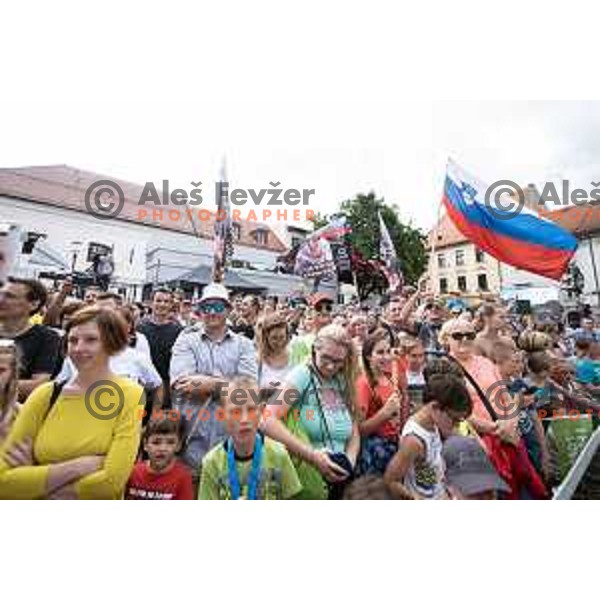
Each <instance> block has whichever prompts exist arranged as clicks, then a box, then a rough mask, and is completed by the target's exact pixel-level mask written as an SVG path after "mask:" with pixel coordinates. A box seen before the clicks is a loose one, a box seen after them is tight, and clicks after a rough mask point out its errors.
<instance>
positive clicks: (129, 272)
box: [0, 165, 294, 298]
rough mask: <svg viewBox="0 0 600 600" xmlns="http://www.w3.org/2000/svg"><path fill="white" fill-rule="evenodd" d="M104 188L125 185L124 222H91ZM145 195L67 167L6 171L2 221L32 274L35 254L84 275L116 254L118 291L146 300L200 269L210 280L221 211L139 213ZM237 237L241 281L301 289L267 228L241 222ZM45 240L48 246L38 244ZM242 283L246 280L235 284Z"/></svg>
mask: <svg viewBox="0 0 600 600" xmlns="http://www.w3.org/2000/svg"><path fill="white" fill-rule="evenodd" d="M102 180H109V181H110V182H112V183H114V184H116V185H118V186H119V187H120V189H121V190H122V193H123V194H122V196H123V197H122V207H121V210H120V211H119V214H118V215H116V216H114V217H113V218H110V219H102V220H101V219H98V218H96V217H95V216H93V215H92V214H90V208H89V206H90V205H91V206H92V207H93V208H94V210H98V209H97V206H96V204H95V203H94V194H92V195H91V196H90V200H89V202H88V205H87V206H86V191H87V190H88V188H90V186H92V185H93V184H94V183H96V182H99V181H102ZM103 187H108V186H103ZM161 188H162V182H161V183H157V184H156V189H157V192H158V193H159V194H161ZM96 189H97V188H96ZM143 190H144V186H141V185H139V184H135V183H131V182H127V181H122V180H119V179H115V178H113V177H110V176H106V175H100V174H97V173H93V172H90V171H84V170H81V169H76V168H74V167H70V166H68V165H51V166H34V167H23V168H6V169H0V219H1V220H2V221H4V222H9V223H13V224H17V225H19V226H20V228H21V229H22V231H23V234H24V239H23V251H24V252H23V254H22V256H21V257H20V260H21V263H20V266H21V267H22V268H23V269H25V270H26V271H27V273H28V274H30V275H31V274H33V275H35V274H37V273H39V272H40V271H41V270H43V269H41V268H35V267H34V266H33V265H34V262H33V261H30V260H29V257H30V256H31V255H32V254H33V253H34V252H33V249H34V248H35V247H36V246H39V247H41V246H42V245H45V247H46V248H52V252H51V253H52V254H54V255H55V256H56V257H59V258H57V260H56V262H57V263H66V264H68V265H71V267H72V268H73V269H74V270H76V271H80V272H83V271H86V269H89V268H90V266H91V264H92V259H93V256H94V254H95V253H98V252H104V251H106V250H107V249H109V250H110V251H111V252H112V255H113V259H114V263H115V272H114V276H113V281H114V284H115V286H116V287H117V288H119V289H121V290H122V291H124V292H125V293H127V294H128V295H129V296H130V297H132V298H139V297H140V296H141V291H142V288H143V287H144V286H145V285H146V284H148V283H154V284H158V283H163V282H169V281H177V280H180V279H182V278H183V277H184V276H185V275H186V274H188V273H190V272H192V271H194V270H195V269H196V272H197V273H199V272H201V273H204V270H203V269H200V270H199V271H198V270H197V269H198V267H201V266H212V261H213V231H214V224H215V211H214V210H210V209H209V207H208V206H207V204H208V202H207V201H204V202H202V204H201V205H199V206H194V207H181V206H173V205H169V206H154V205H152V204H145V205H140V203H139V199H140V197H141V195H142V192H143ZM188 191H190V190H188ZM203 196H204V194H203ZM100 202H101V203H102V205H103V206H105V207H106V206H114V205H119V198H118V195H116V194H115V195H113V196H112V197H111V196H110V194H109V193H108V192H105V193H104V194H102V195H101V198H100ZM186 208H189V212H188V210H186ZM233 234H234V255H233V259H232V260H233V262H234V264H236V265H238V266H240V267H245V268H242V269H240V270H239V273H245V274H246V275H248V274H249V273H250V274H251V273H252V272H253V271H254V270H255V271H256V273H259V272H261V273H263V274H264V275H261V276H260V277H259V278H258V279H260V281H261V288H262V289H267V290H270V291H274V290H273V289H271V285H270V284H269V282H268V281H267V280H269V278H270V277H271V278H272V279H274V280H275V279H277V283H278V285H279V287H282V286H283V288H282V289H281V290H280V291H281V293H284V292H285V286H286V285H288V284H289V285H292V284H293V283H294V282H287V283H286V282H284V281H283V280H282V276H280V275H276V274H275V273H274V269H275V266H276V259H277V257H278V256H279V255H281V254H282V253H285V252H286V251H287V250H288V248H287V246H286V245H285V244H284V243H283V242H282V240H281V239H280V237H279V235H278V233H277V232H276V231H274V230H273V229H272V228H271V227H270V226H269V225H268V224H267V223H260V222H257V221H253V220H252V221H251V220H242V219H240V220H239V221H237V222H235V223H234V226H233ZM39 239H42V240H43V243H42V242H40V243H39V244H37V243H36V241H37V240H39ZM60 257H62V260H60ZM242 280H244V278H243V276H242V275H239V276H238V277H237V278H236V279H235V281H236V282H238V283H239V282H240V281H242ZM245 281H246V283H248V282H247V278H246V280H245ZM265 282H266V283H265ZM199 283H203V282H199ZM275 289H277V286H275Z"/></svg>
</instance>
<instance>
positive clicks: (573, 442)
mask: <svg viewBox="0 0 600 600" xmlns="http://www.w3.org/2000/svg"><path fill="white" fill-rule="evenodd" d="M107 382H108V383H109V384H111V385H112V386H113V392H112V395H111V396H110V397H111V398H114V397H115V394H116V397H118V402H117V404H118V407H117V408H118V410H115V411H113V412H112V413H110V407H111V406H113V405H114V404H115V403H114V402H113V403H109V402H107V401H106V400H101V398H100V396H98V394H96V395H94V393H95V392H98V390H99V388H100V387H101V386H102V385H105V384H107ZM115 389H116V390H117V392H115V391H114V390H115ZM598 409H600V328H598V324H597V323H596V322H594V320H593V319H592V318H591V317H585V318H582V319H581V320H580V322H579V323H573V322H570V323H568V324H566V323H564V322H563V321H561V320H560V319H549V318H535V317H533V316H531V315H526V316H522V315H519V314H517V313H516V312H514V311H513V310H512V309H511V307H509V306H507V305H506V303H504V302H502V301H500V300H499V299H497V298H489V299H486V300H484V301H482V302H480V303H479V305H478V306H471V305H469V303H468V302H467V301H466V300H464V299H462V298H459V297H457V296H454V297H452V298H450V299H448V298H447V299H441V298H435V297H433V296H432V295H431V294H428V293H427V292H424V291H421V290H416V289H412V288H409V287H406V288H405V289H404V290H403V291H402V292H401V293H399V294H398V295H394V296H393V297H390V298H385V299H383V300H382V303H381V305H374V304H370V305H368V306H365V305H361V304H360V303H359V302H352V303H350V304H348V305H338V304H336V303H335V302H334V299H332V298H331V297H329V296H327V295H326V294H324V293H320V292H317V293H315V294H311V295H308V296H302V295H300V294H298V295H292V296H290V297H288V298H286V299H281V298H279V299H277V298H261V297H258V296H256V295H252V294H243V293H238V294H235V295H233V294H230V292H229V291H228V290H227V289H226V288H225V287H224V286H223V285H221V284H218V283H212V284H209V285H207V286H205V288H204V289H203V290H202V295H201V297H200V298H198V299H197V300H194V301H192V299H191V298H188V297H186V295H185V294H184V293H183V292H179V291H172V290H169V289H156V290H154V291H153V293H152V296H151V298H150V299H149V301H148V302H144V303H127V302H126V301H125V300H124V299H123V298H122V297H121V296H120V295H119V294H117V293H114V292H107V291H102V290H99V289H96V288H88V289H86V290H85V294H83V297H82V298H77V297H75V295H74V290H73V288H72V285H71V284H70V282H69V281H66V282H65V283H64V284H63V285H62V287H61V289H60V290H58V291H56V292H54V293H52V294H50V293H48V291H47V289H46V288H45V287H44V285H43V284H42V283H41V282H39V281H37V280H28V279H14V278H13V279H9V280H8V281H7V282H5V283H4V285H3V287H2V288H1V289H0V498H25V499H29V498H30V499H85V498H92V499H93V498H111V499H119V498H125V499H134V500H140V499H195V498H198V499H207V500H208V499H252V500H254V499H496V498H498V499H547V498H550V497H551V495H552V489H553V488H554V487H555V486H556V485H558V484H559V483H560V482H561V481H562V480H563V479H564V477H565V476H566V474H567V472H568V470H569V468H570V467H571V465H572V464H573V461H574V459H575V457H576V454H577V451H578V450H579V449H580V447H581V443H582V442H581V440H582V439H583V438H582V437H581V436H582V431H584V432H585V431H587V432H588V435H589V434H590V433H591V431H592V430H593V428H594V426H595V423H596V420H597V414H598ZM103 410H104V413H103V412H102V411H103ZM106 411H108V413H107V412H106ZM109 413H110V414H109ZM574 423H576V426H577V428H578V430H577V432H575V433H576V436H575V433H573V431H574V430H573V424H574ZM569 436H571V437H569ZM574 436H575V437H574Z"/></svg>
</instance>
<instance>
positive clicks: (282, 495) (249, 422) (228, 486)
mask: <svg viewBox="0 0 600 600" xmlns="http://www.w3.org/2000/svg"><path fill="white" fill-rule="evenodd" d="M221 399H222V403H223V410H224V417H225V427H226V430H227V434H228V436H227V438H226V439H225V440H224V441H223V442H221V443H219V444H218V445H217V446H215V447H214V448H213V449H212V450H210V452H208V454H207V455H206V456H205V457H204V459H203V461H202V474H201V478H200V491H199V494H198V498H199V499H200V500H287V499H289V498H292V497H293V496H295V495H296V494H298V493H299V492H300V490H301V489H302V486H301V484H300V481H299V479H298V475H297V474H296V469H295V468H294V465H293V464H292V461H291V460H290V457H289V455H288V453H287V450H286V449H285V447H284V446H283V445H282V444H280V443H279V442H276V441H275V440H272V439H271V438H268V437H265V436H263V434H262V433H260V432H259V431H258V424H259V422H260V420H261V416H262V412H263V409H264V406H263V405H262V403H261V402H260V398H259V388H258V384H257V382H256V380H254V379H251V378H249V377H238V378H236V379H234V380H233V381H232V382H231V383H230V384H229V386H228V387H227V388H224V389H223V390H222V393H221Z"/></svg>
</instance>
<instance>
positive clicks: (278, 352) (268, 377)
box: [256, 313, 291, 390]
mask: <svg viewBox="0 0 600 600" xmlns="http://www.w3.org/2000/svg"><path fill="white" fill-rule="evenodd" d="M289 341H290V334H289V329H288V324H287V320H286V318H285V316H284V315H283V314H281V313H271V314H269V315H266V316H264V317H261V318H260V319H259V321H258V323H257V326H256V349H257V352H258V385H259V388H260V389H261V390H269V389H276V388H280V387H281V386H282V384H283V382H284V381H285V378H286V377H287V375H288V373H289V372H290V370H291V364H290V357H289V352H288V344H289Z"/></svg>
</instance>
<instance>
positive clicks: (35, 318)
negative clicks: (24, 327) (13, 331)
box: [29, 313, 44, 325]
mask: <svg viewBox="0 0 600 600" xmlns="http://www.w3.org/2000/svg"><path fill="white" fill-rule="evenodd" d="M43 322H44V316H43V315H41V314H40V313H35V315H32V316H31V317H29V323H30V324H31V325H41V324H42V323H43Z"/></svg>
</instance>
